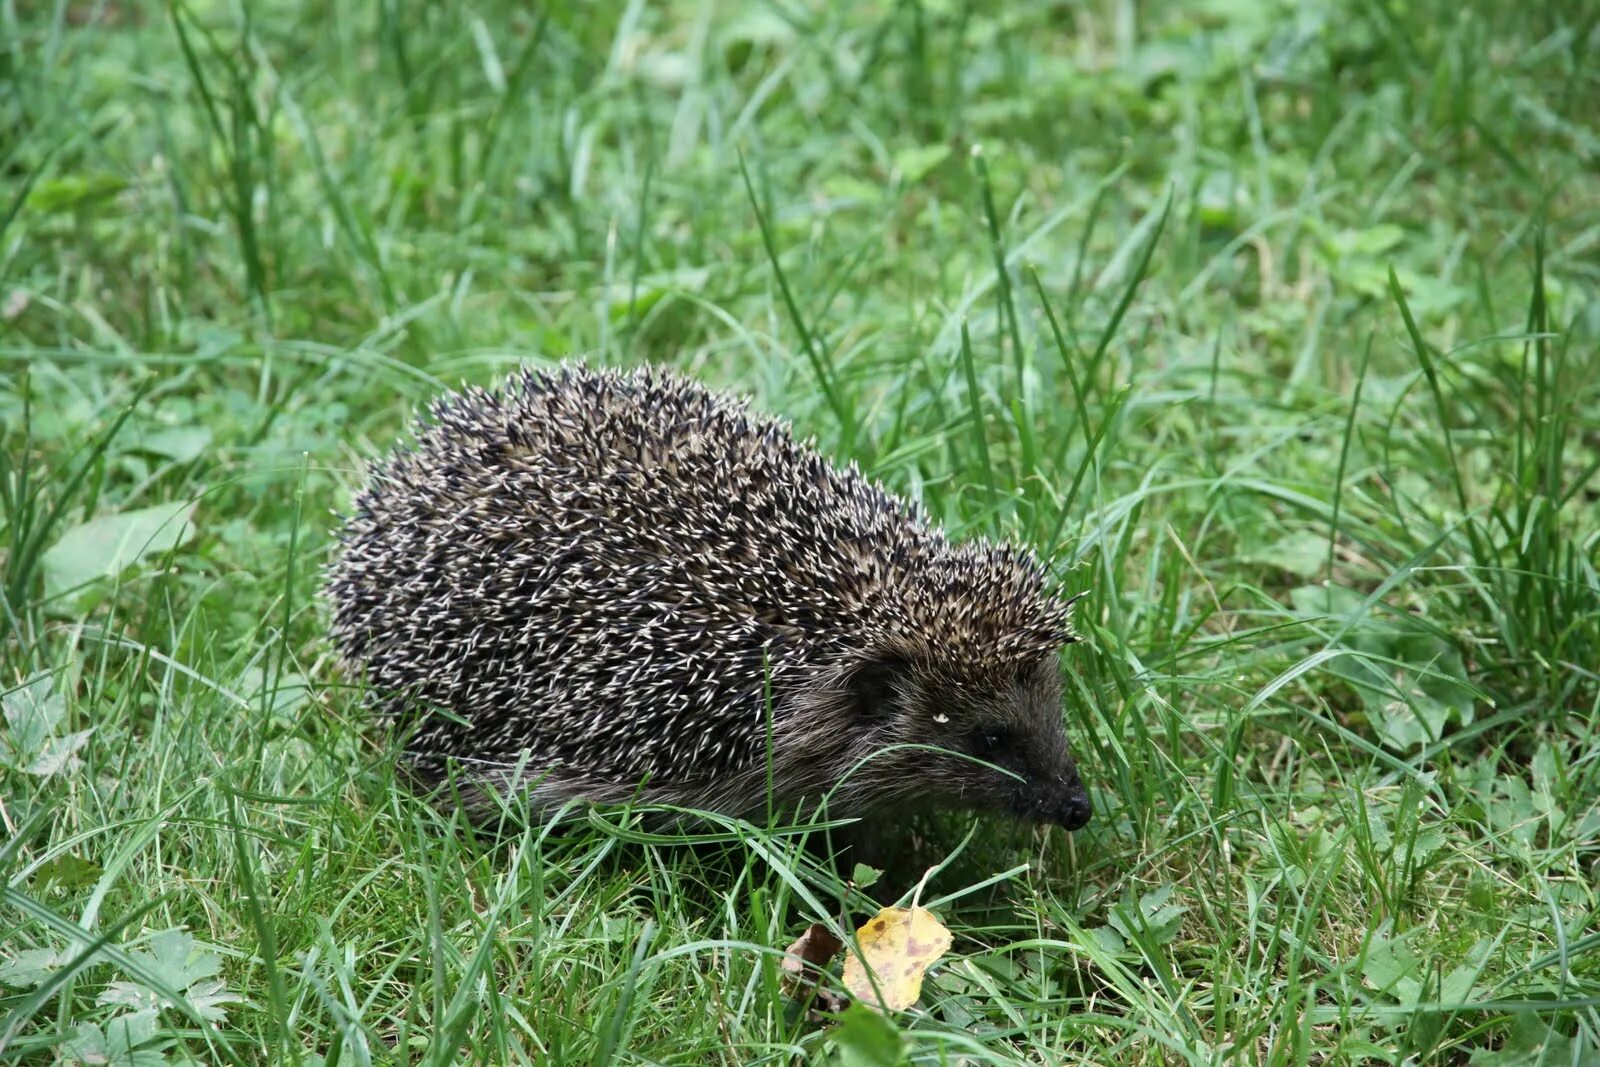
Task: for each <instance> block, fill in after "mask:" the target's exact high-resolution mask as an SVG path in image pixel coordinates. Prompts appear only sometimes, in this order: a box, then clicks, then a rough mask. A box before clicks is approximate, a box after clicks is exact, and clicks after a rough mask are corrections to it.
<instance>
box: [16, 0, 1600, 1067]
mask: <svg viewBox="0 0 1600 1067" xmlns="http://www.w3.org/2000/svg"><path fill="white" fill-rule="evenodd" d="M1597 57H1600V8H1597V7H1596V6H1595V5H1593V4H1591V3H1583V2H1578V0H1566V2H1559V0H1558V2H1548V3H1523V4H1516V5H1507V4H1497V3H1486V2H1468V3H1455V4H1446V3H1442V2H1439V0H1408V2H1400V0H1326V2H1313V0H1265V2H1256V0H1196V2H1192V3H1178V2H1153V0H1152V2H1142V3H1136V2H1134V0H1087V2H1081V3H1046V2H1024V3H1015V4H1008V5H1004V6H1000V7H996V6H991V5H983V4H977V3H972V2H962V0H895V2H887V0H885V2H872V3H858V4H848V5H845V4H841V5H829V4H823V3H814V2H800V0H771V2H758V0H725V2H719V3H711V2H706V3H691V2H662V3H643V2H639V3H629V4H617V3H596V4H560V3H553V4H543V5H517V4H509V3H499V2H494V0H487V2H482V3H475V4H471V5H466V4H451V3H420V2H409V0H378V2H376V3H372V4H359V5H341V4H315V3H288V2H284V3H274V4H259V3H258V4H230V3H183V4H173V5H170V6H169V5H162V4H157V3H126V4H125V3H113V2H102V3H86V2H65V0H58V2H55V3H48V2H29V0H22V2H18V0H11V2H8V3H0V420H3V427H0V436H3V438H4V448H3V450H0V457H3V463H4V467H3V469H0V476H3V478H0V570H3V573H0V591H3V603H0V635H3V640H0V692H3V693H4V710H5V732H4V734H3V735H0V839H3V842H4V843H3V844H0V878H3V894H4V896H3V899H0V1013H3V1014H0V1049H3V1050H4V1051H3V1052H0V1056H5V1057H11V1058H15V1059H17V1060H19V1061H21V1062H41V1063H43V1062H52V1061H59V1062H84V1063H87V1062H116V1063H140V1064H156V1063H167V1062H170V1063H186V1062H231V1063H241V1062H246V1063H248V1062H275V1063H277V1062H298V1063H324V1064H332V1063H368V1062H416V1063H443V1062H453V1061H456V1060H462V1061H469V1062H492V1063H574V1064H576V1063H584V1064H589V1063H597V1064H598V1063H617V1064H621V1063H693V1064H699V1063H728V1064H735V1063H739V1064H742V1063H768V1062H784V1063H795V1062H814V1063H829V1062H841V1063H853V1064H893V1063H898V1062H901V1061H902V1060H903V1059H910V1060H911V1061H913V1062H916V1063H928V1064H935V1063H938V1064H954V1063H973V1064H980V1063H981V1064H989V1063H996V1064H999V1063H1046V1064H1057V1063H1064V1062H1083V1063H1114V1064H1144V1063H1177V1062H1181V1063H1193V1064H1201V1063H1205V1064H1213V1063H1222V1062H1249V1063H1271V1064H1310V1063H1319V1064H1322V1063H1357V1062H1360V1063H1368V1062H1382V1063H1393V1064H1402V1063H1405V1064H1410V1063H1419V1064H1420V1063H1465V1062H1471V1063H1475V1064H1522V1063H1546V1064H1550V1065H1554V1064H1563V1065H1567V1064H1573V1065H1576V1064H1592V1063H1596V1062H1600V1014H1597V1007H1600V932H1597V929H1596V922H1595V916H1596V911H1597V908H1600V888H1597V884H1600V803H1597V798H1600V727H1597V722H1600V682H1597V670H1600V596H1597V593H1600V579H1597V577H1596V563H1597V554H1600V548H1597V546H1600V533H1597V530H1600V523H1597V521H1596V519H1597V516H1600V506H1597V498H1600V480H1597V479H1596V477H1595V476H1596V471H1597V469H1600V458H1597V457H1600V302H1597V295H1600V169H1597V167H1600V106H1597V105H1600V74H1597V71H1600V64H1597ZM569 357H583V358H587V359H589V360H590V361H593V362H599V363H613V364H621V365H628V364H635V363H638V362H641V361H656V362H663V363H670V364H672V365H675V366H677V367H680V368H682V369H685V370H687V371H689V372H691V373H694V374H696V375H698V376H700V377H702V378H703V379H704V380H706V381H708V382H709V383H711V384H713V385H715V386H717V387H719V388H727V389H732V390H735V391H738V392H741V393H744V394H747V395H749V396H751V397H752V398H753V401H754V402H755V403H756V404H757V405H758V406H759V407H761V408H762V409H763V410H767V411H771V412H775V413H779V414H782V415H784V416H786V417H788V418H791V419H792V420H793V421H794V423H795V425H796V427H797V428H798V430H799V431H800V432H801V433H803V434H806V435H814V436H815V437H816V438H817V439H818V442H819V444H820V446H821V447H822V448H823V449H824V450H826V451H828V452H829V453H830V454H833V455H835V456H838V457H840V458H841V459H846V458H849V459H856V460H858V461H859V462H860V463H861V464H862V465H863V467H864V468H865V469H866V470H867V471H868V472H869V473H871V474H872V475H873V476H874V477H877V478H879V479H881V480H883V481H884V482H885V483H886V484H888V485H889V486H890V487H891V488H893V489H895V490H897V491H899V492H902V493H905V494H907V495H910V496H914V497H917V498H919V499H920V500H922V501H923V502H924V504H925V505H926V506H927V508H928V509H929V510H930V512H931V513H932V514H933V515H934V516H936V517H937V518H938V519H939V520H941V521H942V522H944V523H946V524H947V525H948V526H949V528H950V529H951V530H952V531H953V532H955V533H957V534H958V535H970V534H976V533H995V534H1001V535H1004V536H1008V537H1013V538H1016V539H1019V540H1023V541H1026V542H1028V543H1029V544H1031V545H1033V546H1034V547H1035V548H1036V549H1037V550H1038V551H1039V552H1040V553H1041V555H1043V556H1044V557H1046V558H1047V559H1048V560H1049V561H1050V565H1051V567H1052V569H1053V570H1054V571H1055V573H1056V574H1057V576H1058V577H1059V579H1060V581H1061V583H1062V585H1063V587H1064V588H1066V589H1069V590H1080V589H1083V590H1088V597H1087V598H1086V599H1085V600H1084V601H1083V603H1082V604H1081V605H1080V609H1079V618H1080V620H1081V626H1082V628H1083V630H1084V631H1085V635H1086V637H1087V641H1086V642H1085V644H1083V645H1080V646H1077V647H1076V648H1074V649H1073V650H1072V651H1070V652H1069V653H1068V655H1067V656H1066V657H1065V660H1064V662H1065V668H1066V670H1067V672H1068V678H1069V700H1068V707H1067V714H1068V716H1069V726H1070V729H1071V732H1072V734H1073V736H1074V738H1075V740H1076V743H1077V746H1078V749H1079V751H1080V754H1081V756H1082V761H1083V764H1084V767H1085V771H1086V778H1087V779H1088V780H1089V781H1090V782H1091V789H1092V792H1093V796H1094V802H1095V807H1096V821H1095V823H1093V824H1092V826H1091V827H1090V828H1089V829H1088V830H1087V831H1085V832H1084V833H1082V834H1079V835H1077V836H1075V837H1073V838H1071V839H1067V838H1064V837H1061V836H1057V835H1056V834H1052V833H1045V832H1042V831H1040V832H1034V831H1029V830H1026V829H1015V830H1012V829H1008V828H1002V827H994V826H990V825H984V826H982V827H981V828H980V832H979V833H978V835H977V837H975V838H972V839H970V840H968V839H966V838H965V837H964V835H965V834H966V832H967V830H968V829H969V828H970V827H969V826H968V824H967V822H966V821H960V820H957V821H952V824H951V825H950V826H949V827H948V828H947V829H948V831H949V833H948V840H947V842H946V844H945V846H944V847H946V848H954V847H958V846H959V845H960V843H961V842H962V841H963V840H968V844H967V846H966V847H965V849H964V850H963V851H961V853H960V855H958V856H957V857H956V859H955V861H954V862H953V863H952V864H951V865H950V866H949V867H948V868H946V870H945V871H944V872H942V873H941V875H940V876H939V878H938V879H937V880H936V881H935V883H934V884H933V885H932V886H931V889H930V893H932V894H933V895H935V896H937V897H939V898H940V899H941V901H943V903H941V905H940V911H941V914H942V915H943V917H944V918H945V919H946V921H947V922H948V923H949V925H951V927H952V928H953V929H954V930H955V932H956V936H957V939H956V945H955V949H954V952H953V955H952V957H951V958H949V959H948V960H947V961H946V962H945V964H944V965H942V966H941V967H940V968H938V969H936V970H935V972H934V973H933V975H932V976H931V977H930V980H929V982H928V984H927V986H926V987H925V990H924V994H923V999H922V1002H921V1006H920V1007H919V1008H918V1009H917V1010H915V1011H913V1012H911V1013H908V1014H907V1015H904V1016H901V1017H898V1018H897V1019H895V1020H894V1023H893V1026H892V1027H881V1026H880V1027H878V1028H876V1029H874V1028H873V1027H872V1026H871V1025H869V1023H867V1022H865V1021H860V1020H858V1021H857V1023H856V1024H853V1025H852V1026H850V1027H846V1028H843V1029H840V1030H837V1031H830V1030H825V1029H823V1028H820V1027H818V1026H816V1025H813V1024H811V1023H808V1022H807V1021H806V1020H805V1019H804V1018H803V1017H802V1016H801V1015H800V1014H798V1013H797V1012H796V1011H795V1010H794V1008H793V1006H792V1005H790V1004H789V1003H788V1002H787V1001H786V1000H785V999H784V998H783V997H782V996H781V995H780V994H779V992H778V989H777V982H776V973H777V972H776V959H775V953H776V952H777V951H779V950H781V948H782V947H783V946H785V945H787V944H788V943H789V941H790V940H792V938H793V937H794V935H795V934H796V933H797V932H798V930H799V929H801V928H803V926H804V925H805V923H806V922H808V921H811V920H812V919H825V918H828V917H834V918H842V919H843V920H845V921H848V922H850V923H851V924H852V925H853V924H854V922H859V921H860V920H861V919H863V918H865V917H866V916H867V915H869V914H870V905H869V904H868V902H867V901H866V899H865V898H864V897H863V896H861V895H860V894H859V893H858V892H856V891H854V890H852V889H851V888H849V887H847V886H845V885H843V884H842V883H841V882H840V881H839V879H838V877H837V876H835V875H834V873H833V872H831V871H828V870H825V869H819V868H818V867H816V865H815V864H813V863H811V862H810V861H808V860H807V858H806V857H805V856H804V855H802V854H800V853H799V852H798V851H797V850H796V849H795V848H794V846H793V842H792V839H789V838H785V837H783V836H781V835H773V834H769V833H765V832H762V831H757V830H755V829H751V830H748V831H746V832H745V833H744V836H743V840H742V842H741V843H739V844H737V845H736V846H735V847H733V848H732V849H730V850H725V851H724V852H722V853H714V854H711V855H707V854H706V853H705V852H704V851H703V850H695V849H689V848H685V847H682V846H681V845H679V844H674V843H672V842H653V841H643V842H641V841H640V840H639V835H638V834H637V833H635V832H634V831H632V830H630V829H629V828H628V827H627V824H626V821H625V819H624V818H623V817H621V816H615V817H607V818H605V819H596V820H594V821H593V823H592V824H591V825H588V826H586V827H584V828H581V829H580V830H578V831H574V832H570V833H566V834H561V835H553V836H552V835H547V834H545V833H544V832H543V831H542V830H540V829H539V828H531V829H525V830H521V831H517V832H514V833H510V834H508V835H505V836H504V837H502V838H501V839H499V840H490V839H486V838H482V837H478V836H474V835H472V834H470V833H466V832H464V831H463V830H462V829H461V828H460V826H459V825H456V824H454V823H452V822H451V821H450V820H447V819H444V818H442V817H441V816H439V815H437V814H436V813H434V812H432V811H431V810H429V809H428V808H426V806H424V805H423V804H421V803H419V802H418V801H417V800H416V799H415V798H413V797H411V796H409V795H408V794H406V793H405V792H404V790H403V789H400V788H397V787H396V785H395V783H394V780H393V774H392V756H393V753H392V750H391V746H390V742H389V740H388V739H387V738H384V737H382V736H380V735H378V734H377V733H376V732H375V731H373V730H371V729H369V728H368V727H367V726H366V724H364V723H363V721H362V716H361V713H360V709H359V707H358V705H357V704H356V702H355V699H354V694H353V693H352V692H350V690H349V689H348V688H347V687H346V686H345V685H344V683H343V680H342V679H340V678H339V677H338V676H337V674H336V673H335V672H334V671H333V668H332V662H331V657H330V652H329V648H328V645H327V642H326V640H325V637H324V624H325V616H324V613H323V610H322V608H321V607H320V605H319V604H318V601H317V588H318V581H319V576H318V572H319V568H320V566H321V564H322V562H323V560H324V559H325V555H326V552H327V549H328V545H329V537H330V530H331V528H332V526H333V524H334V522H335V519H334V516H333V514H332V513H333V512H334V511H335V510H336V509H338V508H340V507H342V506H343V505H344V504H345V503H346V502H347V500H348V498H349V495H350V492H351V490H352V488H353V486H354V485H355V484H356V483H357V482H358V480H359V477H360V467H361V463H362V462H363V461H364V460H365V459H366V458H369V457H371V456H373V455H376V454H377V453H379V452H380V451H382V450H383V449H384V448H386V447H387V446H388V445H389V443H390V442H391V441H392V440H393V438H394V436H395V435H396V434H397V433H398V432H400V431H401V429H402V428H403V426H404V425H405V423H406V421H407V420H408V419H409V418H410V417H411V415H412V413H413V412H414V410H415V408H416V406H417V405H418V404H419V403H420V402H422V401H424V400H425V399H426V398H428V397H430V396H432V395H434V394H435V393H437V392H438V391H440V390H441V389H444V388H448V387H454V386H456V385H458V384H460V383H461V382H464V381H470V382H485V383H487V382H491V381H493V380H495V379H496V378H497V377H498V376H500V375H501V374H503V373H505V372H506V371H507V370H508V369H509V368H511V367H512V366H515V365H517V364H518V363H521V362H525V361H534V362H551V361H556V360H560V359H564V358H569ZM96 1057H98V1058H96ZM851 1057H854V1058H851Z"/></svg>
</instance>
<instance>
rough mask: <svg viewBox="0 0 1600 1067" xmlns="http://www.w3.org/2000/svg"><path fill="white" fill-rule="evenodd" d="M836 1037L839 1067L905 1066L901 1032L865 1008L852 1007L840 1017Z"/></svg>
mask: <svg viewBox="0 0 1600 1067" xmlns="http://www.w3.org/2000/svg"><path fill="white" fill-rule="evenodd" d="M832 1036H833V1044H834V1047H835V1048H836V1049H838V1052H839V1057H838V1060H837V1062H838V1064H839V1067H900V1064H901V1063H903V1062H905V1041H904V1039H903V1038H901V1036H900V1031H899V1030H898V1029H896V1027H895V1025H894V1023H892V1022H890V1021H889V1020H888V1019H887V1018H885V1017H884V1016H882V1015H880V1014H878V1013H877V1012H875V1011H873V1010H872V1009H871V1008H868V1007H866V1006H865V1005H863V1004H852V1005H850V1006H849V1007H848V1008H846V1009H845V1010H844V1011H843V1012H842V1013H840V1015H839V1025H838V1026H836V1027H835V1028H834V1030H833V1034H832Z"/></svg>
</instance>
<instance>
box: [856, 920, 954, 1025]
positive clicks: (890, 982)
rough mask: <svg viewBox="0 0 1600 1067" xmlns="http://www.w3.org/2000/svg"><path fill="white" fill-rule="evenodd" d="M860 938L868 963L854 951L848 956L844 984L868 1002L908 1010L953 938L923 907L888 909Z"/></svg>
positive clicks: (870, 1004)
mask: <svg viewBox="0 0 1600 1067" xmlns="http://www.w3.org/2000/svg"><path fill="white" fill-rule="evenodd" d="M856 939H857V940H858V941H859V943H860V945H861V954H862V956H864V957H865V963H863V961H862V959H861V958H859V957H857V956H856V954H855V953H854V952H852V953H850V954H849V955H847V956H846V957H845V960H844V985H845V988H846V989H848V990H850V992H851V993H853V994H855V996H856V998H857V999H858V1000H859V1001H861V1003H863V1004H866V1005H867V1006H868V1007H876V1008H882V1009H886V1010H888V1011H904V1010H905V1009H906V1008H909V1007H910V1006H911V1005H913V1004H915V1003H916V1002H917V997H918V996H920V995H921V993H922V975H923V973H924V972H925V971H927V969H928V966H929V965H930V964H932V963H933V962H934V961H935V960H937V959H938V958H939V957H940V956H943V955H944V954H945V953H946V952H947V951H949V949H950V942H951V936H950V931H949V930H947V929H945V927H944V925H943V924H942V923H940V922H939V920H938V919H937V918H936V917H935V916H934V914H933V912H931V911H929V910H928V909H927V908H922V907H910V908H884V909H883V910H882V911H880V912H878V914H877V915H875V916H873V917H872V918H871V919H869V920H868V921H867V923H866V924H865V925H864V926H862V927H861V929H859V930H857V931H856ZM868 968H870V969H871V974H870V975H869V974H868V973H867V972H868ZM874 978H876V979H877V989H874V988H873V979H874ZM880 993H881V994H882V1000H881V1001H880V1000H879V994H880Z"/></svg>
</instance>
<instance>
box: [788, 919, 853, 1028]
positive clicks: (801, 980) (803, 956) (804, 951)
mask: <svg viewBox="0 0 1600 1067" xmlns="http://www.w3.org/2000/svg"><path fill="white" fill-rule="evenodd" d="M843 947H844V942H843V941H840V940H839V939H838V938H837V937H834V936H833V933H832V932H831V931H829V929H828V928H827V927H826V926H823V925H822V924H821V923H812V924H811V925H810V926H808V927H806V932H805V933H803V934H801V935H800V936H799V937H797V938H795V941H794V944H792V945H790V946H789V947H788V948H787V949H786V950H785V954H784V957H783V977H782V979H781V986H782V988H783V992H784V994H785V995H787V996H789V997H792V998H794V999H795V1000H805V999H807V998H808V997H815V1000H816V1004H817V1007H819V1008H821V1009H822V1010H823V1011H840V1010H842V1009H843V1008H844V1006H845V998H844V997H843V996H842V995H840V994H839V993H836V992H834V991H833V990H830V989H824V988H822V987H821V986H819V985H818V984H817V979H818V978H820V977H821V976H822V969H823V968H824V967H826V966H827V965H828V964H829V963H831V962H832V961H833V957H834V956H836V955H837V954H838V952H839V950H840V949H841V948H843Z"/></svg>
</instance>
